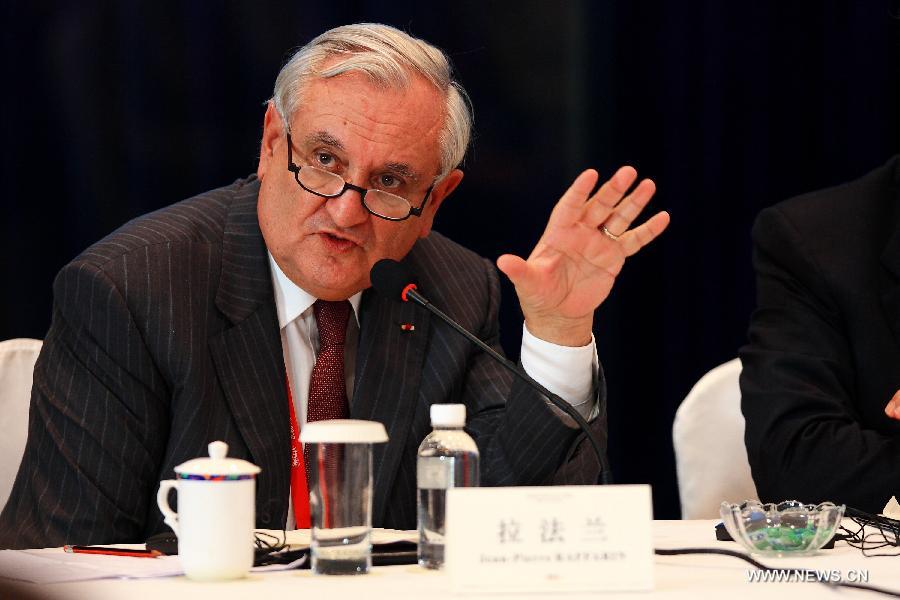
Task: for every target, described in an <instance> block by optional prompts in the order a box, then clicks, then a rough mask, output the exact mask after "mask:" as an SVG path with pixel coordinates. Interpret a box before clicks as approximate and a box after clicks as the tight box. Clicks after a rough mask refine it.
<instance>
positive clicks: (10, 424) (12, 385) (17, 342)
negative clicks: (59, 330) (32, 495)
mask: <svg viewBox="0 0 900 600" xmlns="http://www.w3.org/2000/svg"><path fill="white" fill-rule="evenodd" d="M42 343H43V342H41V340H32V339H27V338H19V339H14V340H6V341H3V342H0V510H2V509H3V507H4V506H5V505H6V501H7V499H9V493H10V491H11V490H12V486H13V482H14V481H15V479H16V472H17V471H18V470H19V463H20V462H22V454H23V453H24V452H25V440H26V439H27V438H28V406H29V404H30V403H31V402H30V401H31V382H32V380H33V375H34V362H35V361H36V360H37V357H38V354H39V353H40V351H41V345H42Z"/></svg>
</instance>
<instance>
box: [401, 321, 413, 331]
mask: <svg viewBox="0 0 900 600" xmlns="http://www.w3.org/2000/svg"><path fill="white" fill-rule="evenodd" d="M400 329H401V330H402V331H415V330H416V326H415V325H413V324H412V323H400Z"/></svg>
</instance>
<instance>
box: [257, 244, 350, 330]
mask: <svg viewBox="0 0 900 600" xmlns="http://www.w3.org/2000/svg"><path fill="white" fill-rule="evenodd" d="M268 255H269V266H270V268H271V269H272V274H273V276H272V284H273V287H274V288H275V308H276V310H277V311H278V327H279V328H281V329H284V327H285V326H286V325H287V324H288V323H290V322H291V321H293V320H294V319H296V318H297V317H299V316H300V315H302V314H303V313H304V312H306V311H307V310H309V307H311V306H312V305H313V303H314V302H315V301H316V300H317V298H316V297H315V296H313V295H312V294H310V293H309V292H307V291H306V290H304V289H302V288H300V287H299V286H298V285H297V284H295V283H294V282H293V281H291V280H290V279H288V277H287V275H285V274H284V272H283V271H282V270H281V267H279V266H278V263H277V262H275V259H274V258H273V257H272V253H271V252H268ZM361 299H362V292H356V293H355V294H353V295H352V296H350V298H348V300H350V305H351V306H352V307H353V316H354V318H355V319H356V324H357V325H359V302H360V300H361Z"/></svg>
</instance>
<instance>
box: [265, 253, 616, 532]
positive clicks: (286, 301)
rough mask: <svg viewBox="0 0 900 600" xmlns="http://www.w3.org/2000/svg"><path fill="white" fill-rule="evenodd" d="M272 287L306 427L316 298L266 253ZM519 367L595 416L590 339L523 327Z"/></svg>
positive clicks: (353, 341) (355, 333) (351, 327)
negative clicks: (566, 341) (557, 340)
mask: <svg viewBox="0 0 900 600" xmlns="http://www.w3.org/2000/svg"><path fill="white" fill-rule="evenodd" d="M269 265H270V266H271V270H272V283H273V287H274V290H275V308H276V310H277V312H278V326H279V327H280V329H281V350H282V352H283V354H284V364H285V368H286V370H287V376H288V380H289V383H290V386H291V396H292V398H293V400H294V414H295V415H296V416H297V425H298V426H299V427H300V429H301V430H302V429H303V426H304V425H305V424H306V405H307V402H308V400H309V381H310V378H311V377H312V370H313V365H314V364H315V362H316V355H317V354H318V352H319V328H318V326H317V325H316V318H315V315H314V314H313V310H312V306H313V304H314V303H315V301H316V298H315V297H314V296H312V295H311V294H309V293H308V292H306V291H304V290H302V289H301V288H299V287H298V286H297V285H296V284H295V283H294V282H292V281H291V280H290V279H288V278H287V276H286V275H285V274H284V272H283V271H282V270H281V268H280V267H279V266H278V263H276V262H275V259H274V258H272V254H271V253H270V254H269ZM361 298H362V292H358V293H356V294H354V295H353V296H351V297H350V298H349V300H350V304H351V306H352V307H353V316H354V318H353V319H351V320H350V322H349V323H348V324H347V341H346V345H345V349H344V379H345V381H346V384H347V398H348V400H349V399H351V398H352V397H353V385H354V381H353V376H354V366H355V364H356V349H357V344H358V339H359V301H360V299H361ZM520 358H521V361H522V367H523V368H524V369H525V372H526V373H528V375H529V376H530V377H532V378H533V379H534V380H535V381H537V382H538V383H540V384H541V385H543V386H544V387H545V388H547V389H548V390H550V391H551V392H553V393H554V394H556V395H557V396H559V397H560V398H562V399H563V400H565V401H567V402H569V403H570V404H572V406H574V407H575V409H576V410H578V412H579V413H581V415H582V416H583V417H584V418H586V419H590V418H592V417H594V416H595V414H596V412H597V411H596V409H597V408H598V407H597V406H595V403H594V401H593V399H594V395H595V394H594V389H595V387H596V380H597V375H598V373H599V364H600V361H599V360H598V358H597V346H596V344H595V343H594V338H593V335H592V336H591V343H590V344H588V345H587V346H582V347H578V348H573V347H569V346H557V345H556V344H551V343H550V342H546V341H544V340H541V339H539V338H536V337H534V336H533V335H531V333H530V332H529V331H528V328H527V327H525V326H524V325H523V326H522V351H521V357H520ZM551 408H552V409H553V410H554V412H556V414H557V415H559V416H560V417H561V418H563V419H564V420H565V421H567V423H568V424H570V425H574V423H571V421H570V419H569V417H567V416H565V415H564V413H562V412H561V411H559V409H557V408H556V407H555V406H551ZM288 506H289V507H290V508H289V513H288V527H289V528H293V527H294V518H293V504H292V503H290V502H289V503H288Z"/></svg>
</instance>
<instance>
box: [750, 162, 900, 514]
mask: <svg viewBox="0 0 900 600" xmlns="http://www.w3.org/2000/svg"><path fill="white" fill-rule="evenodd" d="M753 239H754V243H755V254H754V265H755V267H756V273H757V310H756V312H755V313H754V314H753V318H752V320H751V322H750V332H749V337H750V343H749V345H747V346H745V347H744V348H743V349H742V350H741V354H740V355H741V360H742V362H743V372H742V373H741V393H742V409H743V412H744V416H745V417H746V421H747V429H746V442H747V453H748V456H749V458H750V466H751V469H752V473H753V479H754V481H755V483H756V487H757V490H758V491H759V494H760V497H761V498H762V499H764V500H766V501H779V500H785V499H791V498H797V499H799V500H802V501H804V502H820V501H825V500H831V501H833V502H837V503H846V504H847V505H849V506H853V507H856V508H859V509H862V510H865V511H867V512H872V513H878V512H881V510H882V509H883V508H884V505H885V503H886V502H887V501H888V499H889V498H890V497H891V496H892V495H894V494H897V493H898V492H900V469H898V464H900V422H898V418H900V411H898V404H900V157H894V158H892V159H891V160H890V161H889V162H888V163H887V164H886V165H884V166H883V167H881V168H879V169H876V170H875V171H872V172H871V173H869V174H868V175H866V176H865V177H863V178H861V179H859V180H857V181H854V182H852V183H848V184H845V185H841V186H838V187H835V188H831V189H828V190H824V191H820V192H815V193H812V194H807V195H804V196H800V197H798V198H794V199H792V200H788V201H786V202H784V203H781V204H778V205H776V206H774V207H771V208H768V209H766V210H764V211H763V212H762V213H761V214H760V215H759V218H758V219H757V222H756V225H755V226H754V228H753Z"/></svg>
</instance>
